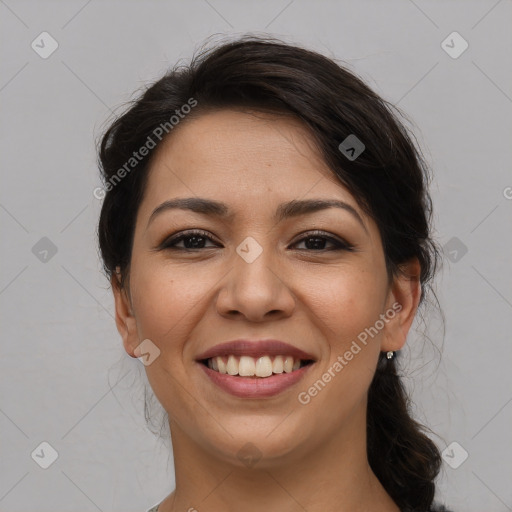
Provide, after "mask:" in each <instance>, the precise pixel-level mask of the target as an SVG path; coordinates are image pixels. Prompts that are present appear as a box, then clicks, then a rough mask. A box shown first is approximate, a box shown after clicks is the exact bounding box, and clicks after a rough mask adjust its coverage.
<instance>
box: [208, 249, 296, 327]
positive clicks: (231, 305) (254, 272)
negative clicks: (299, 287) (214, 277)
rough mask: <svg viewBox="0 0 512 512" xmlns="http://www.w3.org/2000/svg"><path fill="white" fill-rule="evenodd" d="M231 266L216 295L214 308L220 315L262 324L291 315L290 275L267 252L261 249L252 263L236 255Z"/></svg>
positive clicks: (268, 251) (292, 299)
mask: <svg viewBox="0 0 512 512" xmlns="http://www.w3.org/2000/svg"><path fill="white" fill-rule="evenodd" d="M267 255H268V256H267ZM230 263H232V268H231V270H230V271H229V272H228V273H227V275H226V276H225V278H224V279H223V281H222V283H221V289H220V291H219V293H218V294H217V302H216V306H217V311H218V313H219V314H220V315H222V316H224V317H228V318H234V317H243V318H245V319H247V320H248V321H251V322H263V321H268V320H271V319H272V320H277V319H280V318H286V317H288V316H290V315H291V314H292V312H293V310H294V308H295V297H294V294H293V293H292V290H291V289H290V287H289V285H290V283H289V282H288V281H289V273H288V272H284V271H283V269H282V268H281V267H280V266H279V265H277V264H276V262H275V260H273V259H272V258H271V257H270V250H268V249H267V250H263V251H262V253H261V254H260V255H259V256H258V258H257V259H256V260H254V261H252V262H248V261H246V260H244V258H242V257H241V256H240V255H239V254H238V253H236V252H235V253H234V255H233V260H232V262H230ZM280 269H281V271H280Z"/></svg>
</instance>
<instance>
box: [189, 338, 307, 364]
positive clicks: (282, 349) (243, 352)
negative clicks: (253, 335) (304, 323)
mask: <svg viewBox="0 0 512 512" xmlns="http://www.w3.org/2000/svg"><path fill="white" fill-rule="evenodd" d="M229 355H234V356H251V357H262V356H293V357H294V358H296V359H302V360H313V361H315V360H316V358H315V357H314V356H313V355H311V354H308V353H307V352H304V351H303V350H300V349H299V348H297V347H294V346H293V345H290V344H289V343H285V342H284V341H279V340H271V339H264V340H252V341H251V340H242V339H240V340H233V341H226V342H225V343H220V344H218V345H215V346H214V347H211V348H209V349H208V350H206V352H203V353H202V354H199V356H197V360H198V361H202V360H204V359H210V358H212V357H217V356H229Z"/></svg>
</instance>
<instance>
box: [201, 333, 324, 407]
mask: <svg viewBox="0 0 512 512" xmlns="http://www.w3.org/2000/svg"><path fill="white" fill-rule="evenodd" d="M196 362H197V363H198V365H199V367H200V368H201V369H202V370H203V374H204V375H205V376H206V377H207V381H206V382H207V383H209V384H210V385H211V384H214V385H215V386H217V387H218V388H220V389H221V390H222V391H225V392H226V393H229V394H230V395H232V396H235V397H238V398H256V399H258V398H270V397H272V396H275V395H278V394H280V393H283V392H284V391H285V390H287V389H290V388H291V387H293V386H294V385H296V384H297V383H298V382H299V381H300V380H301V379H302V378H303V377H304V376H305V375H306V373H307V372H309V371H310V368H311V367H312V366H314V364H315V363H316V358H315V356H313V355H312V354H309V353H307V352H305V351H303V350H301V349H299V348H298V347H295V346H293V345H291V344H289V343H284V342H282V341H279V340H269V339H267V340H255V341H254V340H253V341H250V340H235V341H229V342H226V343H222V344H220V345H215V346H214V347H212V348H210V349H208V350H207V351H206V352H203V353H202V354H200V355H199V356H198V357H197V359H196Z"/></svg>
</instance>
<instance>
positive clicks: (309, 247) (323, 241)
mask: <svg viewBox="0 0 512 512" xmlns="http://www.w3.org/2000/svg"><path fill="white" fill-rule="evenodd" d="M310 240H314V241H315V242H314V243H313V244H311V243H309V241H310ZM318 244H320V245H322V244H325V240H323V239H322V238H314V237H309V238H307V239H306V247H307V248H308V249H323V247H318ZM312 246H313V247H312Z"/></svg>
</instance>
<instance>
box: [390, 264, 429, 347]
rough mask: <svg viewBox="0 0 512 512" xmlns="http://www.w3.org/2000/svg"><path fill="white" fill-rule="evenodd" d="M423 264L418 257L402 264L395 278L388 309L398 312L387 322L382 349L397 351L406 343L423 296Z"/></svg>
mask: <svg viewBox="0 0 512 512" xmlns="http://www.w3.org/2000/svg"><path fill="white" fill-rule="evenodd" d="M420 272H421V266H420V263H419V261H418V259H417V258H413V259H412V260H410V261H408V262H407V263H404V264H402V265H401V266H400V272H399V273H398V274H397V275H396V276H395V277H394V278H393V282H392V284H391V288H390V292H389V296H388V303H387V305H386V306H387V310H389V311H394V312H395V313H396V314H395V315H394V316H393V318H391V319H390V320H389V321H388V323H387V324H386V327H385V330H384V336H383V340H382V344H381V350H382V351H384V352H387V351H397V350H400V349H401V348H403V346H404V345H405V342H406V339H407V334H408V332H409V329H410V328H411V325H412V322H413V320H414V317H415V315H416V311H417V309H418V305H419V302H420V297H421V282H420Z"/></svg>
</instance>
